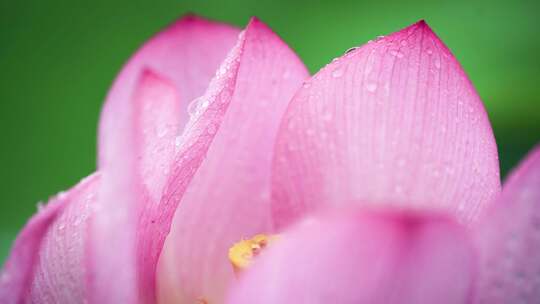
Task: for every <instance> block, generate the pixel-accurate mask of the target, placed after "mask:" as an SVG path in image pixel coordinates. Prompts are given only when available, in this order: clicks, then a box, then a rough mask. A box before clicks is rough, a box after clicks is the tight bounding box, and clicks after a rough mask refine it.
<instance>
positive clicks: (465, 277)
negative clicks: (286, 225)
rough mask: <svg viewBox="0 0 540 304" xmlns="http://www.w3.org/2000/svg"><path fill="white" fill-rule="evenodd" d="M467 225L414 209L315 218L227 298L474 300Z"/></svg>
mask: <svg viewBox="0 0 540 304" xmlns="http://www.w3.org/2000/svg"><path fill="white" fill-rule="evenodd" d="M462 229H463V228H461V227H459V225H457V224H455V223H453V222H449V221H447V220H443V219H441V218H427V217H418V216H414V215H384V214H369V213H363V214H358V213H356V214H353V215H347V216H343V215H341V216H333V217H330V218H325V219H311V220H309V221H308V222H306V223H304V224H302V225H300V226H298V227H296V228H295V229H294V230H292V231H291V232H288V233H285V234H283V235H282V236H281V237H280V238H279V239H278V240H277V241H276V242H275V243H273V244H272V245H271V246H270V248H269V249H268V251H267V252H263V253H262V255H261V256H260V260H259V261H255V263H254V264H253V265H252V266H251V268H250V269H249V270H248V271H247V273H245V277H241V278H240V282H239V285H238V286H237V287H236V289H235V290H234V292H233V293H232V295H231V296H230V299H229V302H228V303H234V304H240V303H246V304H247V303H259V304H265V303H310V304H317V303H321V304H322V303H340V304H347V303H350V304H353V303H371V304H382V303H387V304H389V303H401V304H407V303H411V304H412V303H414V304H422V303H453V304H455V303H468V302H467V299H468V297H469V292H470V289H471V287H472V279H473V273H474V261H473V256H474V255H473V254H472V250H471V246H469V245H470V244H469V242H468V239H467V238H466V237H465V236H466V234H465V232H464V231H463V230H462Z"/></svg>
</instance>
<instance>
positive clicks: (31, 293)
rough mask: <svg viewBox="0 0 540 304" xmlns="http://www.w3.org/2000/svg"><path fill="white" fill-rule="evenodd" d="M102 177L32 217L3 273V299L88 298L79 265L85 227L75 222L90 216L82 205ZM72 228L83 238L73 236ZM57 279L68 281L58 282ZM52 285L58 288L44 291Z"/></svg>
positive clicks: (0, 292)
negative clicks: (46, 286) (45, 287)
mask: <svg viewBox="0 0 540 304" xmlns="http://www.w3.org/2000/svg"><path fill="white" fill-rule="evenodd" d="M97 180H98V175H96V174H95V175H92V176H90V177H88V178H86V179H85V180H83V181H82V182H81V183H79V185H77V186H75V187H74V188H72V189H71V190H69V191H68V192H66V193H61V194H59V195H58V196H56V197H55V198H53V199H51V201H50V202H49V203H48V204H47V206H45V207H44V208H43V209H40V210H39V212H38V213H37V214H36V215H34V216H33V217H32V218H31V219H30V220H29V221H28V223H27V224H26V226H25V227H24V229H23V230H22V231H21V233H20V234H19V236H18V237H17V239H16V240H15V243H14V245H13V248H12V251H11V255H10V257H9V259H8V260H7V262H6V264H5V266H4V269H3V271H2V273H1V275H0V303H5V304H9V303H26V302H31V303H37V302H38V301H37V300H39V303H58V302H65V301H67V300H68V299H72V300H74V302H81V301H82V299H83V297H82V293H84V283H83V282H82V280H83V279H84V276H83V273H82V271H83V269H82V265H80V264H79V262H80V259H81V257H82V255H81V252H82V250H80V249H81V245H80V244H79V242H81V241H82V240H84V237H83V236H81V235H80V234H81V233H84V229H81V228H80V227H74V225H76V223H77V220H81V222H83V221H84V220H83V219H81V216H84V214H83V213H80V212H78V209H79V208H80V207H81V206H82V204H84V202H85V201H86V196H87V195H88V194H89V192H90V191H93V190H94V189H95V185H97V184H96V181H97ZM74 211H75V213H76V214H77V216H75V215H74ZM82 226H84V225H81V227H82ZM71 232H73V233H77V236H73V235H71V234H69V235H68V233H71ZM71 249H75V252H72V251H71ZM45 274H46V275H45ZM57 281H60V282H61V283H62V284H61V285H56V284H55V282H57ZM48 284H52V285H55V286H54V287H52V288H50V289H47V290H46V292H42V289H43V287H44V286H45V285H48ZM60 287H61V288H60ZM67 302H70V301H67ZM67 302H66V303H67Z"/></svg>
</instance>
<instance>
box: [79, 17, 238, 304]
mask: <svg viewBox="0 0 540 304" xmlns="http://www.w3.org/2000/svg"><path fill="white" fill-rule="evenodd" d="M237 33H238V31H237V30H235V29H233V28H231V27H229V26H226V25H222V24H217V23H213V22H209V21H205V20H202V19H200V18H197V17H192V16H189V17H186V18H184V19H182V20H180V21H179V22H177V23H175V24H174V25H172V26H170V27H169V28H168V29H166V30H165V31H164V32H162V33H160V34H158V35H157V36H156V37H155V38H153V39H152V40H150V41H149V42H148V43H147V44H146V45H145V46H144V47H143V48H142V49H141V50H140V51H138V52H137V54H136V55H134V57H133V58H132V59H131V60H130V62H129V63H128V64H127V65H126V67H125V68H124V69H123V71H122V72H121V73H120V75H119V77H118V78H117V80H116V81H115V83H114V85H113V87H112V89H111V91H110V92H109V95H108V97H107V101H106V104H105V106H104V109H103V113H102V117H101V121H100V134H99V135H100V136H99V154H100V155H99V167H100V171H101V172H102V187H101V189H100V193H99V201H98V202H97V203H96V204H95V209H96V210H95V214H94V215H93V217H92V220H91V225H90V231H91V233H90V243H91V245H90V246H88V248H87V250H88V260H87V263H88V268H89V269H91V271H90V272H89V273H88V274H87V275H88V280H89V284H90V287H89V288H90V292H89V296H90V302H91V303H135V302H136V301H139V302H142V303H146V302H152V301H153V300H154V275H155V265H156V262H157V257H158V256H159V252H160V251H161V247H162V245H163V240H164V235H166V234H167V232H168V230H169V228H170V221H171V218H172V213H173V212H174V209H175V206H174V205H173V204H170V205H167V202H162V201H161V194H162V191H163V186H164V185H165V183H166V181H167V179H168V177H169V170H170V166H171V163H172V162H173V160H174V157H175V153H176V151H175V146H174V144H175V141H174V139H175V138H176V136H178V135H179V134H180V132H181V130H182V129H183V126H184V124H185V122H186V118H187V114H186V113H187V111H185V110H184V109H186V108H187V104H188V103H189V102H190V101H191V99H193V98H194V97H196V96H198V95H199V94H202V92H203V90H202V88H203V87H205V86H206V85H207V84H208V81H209V80H210V77H211V75H212V74H213V73H214V71H215V69H216V68H217V66H218V64H219V62H220V61H221V60H222V59H223V58H224V57H225V55H226V51H227V50H228V49H229V48H230V47H231V46H232V44H233V42H234V39H235V37H236V35H237ZM149 225H150V226H152V227H149ZM113 278H114V279H113Z"/></svg>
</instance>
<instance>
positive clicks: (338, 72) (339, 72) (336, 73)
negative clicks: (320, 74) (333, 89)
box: [332, 67, 343, 78]
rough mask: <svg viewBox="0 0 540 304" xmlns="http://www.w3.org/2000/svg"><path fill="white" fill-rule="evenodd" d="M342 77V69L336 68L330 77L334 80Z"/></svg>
mask: <svg viewBox="0 0 540 304" xmlns="http://www.w3.org/2000/svg"><path fill="white" fill-rule="evenodd" d="M341 76H343V69H342V68H340V67H338V68H337V69H335V70H334V71H333V72H332V77H334V78H339V77H341Z"/></svg>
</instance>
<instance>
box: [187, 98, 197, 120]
mask: <svg viewBox="0 0 540 304" xmlns="http://www.w3.org/2000/svg"><path fill="white" fill-rule="evenodd" d="M198 107H199V99H198V98H196V99H193V100H192V101H191V102H190V103H189V105H188V108H187V110H188V113H189V115H190V116H194V115H197V111H198Z"/></svg>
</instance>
